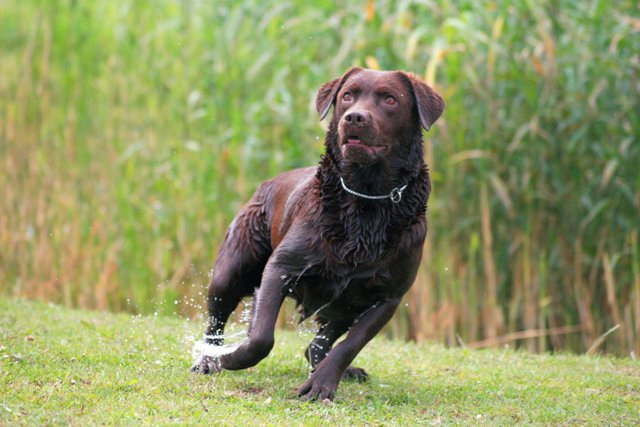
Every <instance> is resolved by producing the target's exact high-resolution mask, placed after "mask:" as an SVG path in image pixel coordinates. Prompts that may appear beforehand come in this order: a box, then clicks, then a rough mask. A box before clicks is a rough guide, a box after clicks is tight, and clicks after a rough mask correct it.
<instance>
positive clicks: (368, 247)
mask: <svg viewBox="0 0 640 427" xmlns="http://www.w3.org/2000/svg"><path fill="white" fill-rule="evenodd" d="M391 98H392V99H391ZM331 106H334V107H335V108H334V113H333V116H332V120H331V123H330V125H329V129H328V131H327V134H326V138H325V146H326V153H325V155H324V156H323V157H322V160H321V162H320V164H319V165H318V166H317V167H309V168H304V169H296V170H293V171H289V172H286V173H284V174H282V175H280V176H278V177H276V178H274V179H272V180H269V181H266V182H264V183H263V184H262V185H261V186H260V187H259V188H258V189H257V190H256V192H255V194H254V195H253V197H252V198H251V200H250V201H249V202H248V203H247V205H246V206H245V207H244V208H243V209H242V210H241V211H240V212H239V213H238V215H237V217H236V218H235V220H234V221H233V223H232V224H231V225H230V227H229V229H228V231H227V234H226V236H225V239H224V241H223V243H222V246H221V248H220V251H219V253H218V258H217V260H216V264H215V267H214V271H213V277H212V281H211V285H210V287H209V297H208V308H209V315H210V319H211V322H210V325H209V327H208V329H207V334H206V335H207V336H206V340H207V342H209V343H212V344H214V345H221V344H222V338H217V336H221V335H222V334H223V330H224V325H225V323H226V321H227V319H228V317H229V315H230V314H231V312H232V311H233V310H234V309H235V308H236V306H237V305H238V303H239V302H240V300H241V299H242V298H243V297H245V296H249V295H252V294H254V292H255V296H254V312H253V315H252V319H251V323H250V327H249V333H248V339H247V340H246V342H244V343H243V344H242V345H240V347H239V348H238V349H236V350H235V351H234V352H233V353H230V354H227V355H224V356H222V357H220V358H217V359H214V358H212V357H209V356H204V357H202V358H201V359H200V360H199V361H197V362H196V364H195V365H194V366H193V368H192V369H193V370H194V371H196V372H201V373H212V372H216V371H218V372H219V371H220V370H221V369H230V370H234V369H244V368H247V367H250V366H253V365H255V364H257V363H258V362H259V361H260V360H261V359H263V358H264V357H266V355H267V354H268V353H269V352H270V350H271V348H272V347H273V342H274V341H273V340H274V337H273V333H274V327H275V322H276V318H277V315H278V311H279V309H280V306H281V304H282V302H283V300H284V298H285V297H287V296H289V297H292V298H294V299H295V300H296V302H297V303H298V305H299V307H300V310H301V314H302V317H303V318H305V317H308V316H311V315H315V318H316V319H317V321H318V322H319V324H320V331H319V332H318V335H317V336H316V337H315V338H314V340H313V341H312V342H311V344H310V345H309V347H308V348H307V351H306V352H305V356H306V357H307V359H308V360H309V362H310V364H311V366H312V368H313V369H312V373H311V375H310V376H309V378H308V380H307V381H306V382H305V383H304V384H303V385H302V386H301V387H300V388H299V389H298V394H299V395H300V396H301V397H302V398H303V399H305V400H309V399H316V398H319V399H327V398H328V399H333V397H334V395H335V391H336V389H337V387H338V383H339V381H340V379H341V378H343V377H347V378H348V377H350V378H356V379H359V380H364V379H365V378H366V376H367V373H366V372H365V371H364V370H362V369H360V368H354V367H351V366H349V365H350V363H351V361H352V360H353V359H354V358H355V356H356V355H357V354H358V352H359V351H360V350H361V349H362V348H363V347H364V345H365V344H366V343H367V342H368V341H369V340H370V339H371V338H373V336H374V335H375V334H376V333H377V332H378V331H379V330H380V329H381V328H382V327H383V326H384V325H385V324H386V323H387V322H388V320H389V319H390V318H391V316H392V315H393V313H394V312H395V310H396V308H397V306H398V304H399V303H400V299H401V298H402V296H403V295H404V294H405V293H406V291H407V290H408V289H409V287H410V286H411V284H412V283H413V280H414V279H415V276H416V272H417V269H418V265H419V263H420V259H421V254H422V246H423V242H424V239H425V236H426V232H427V223H426V215H425V212H426V205H427V200H428V198H429V192H430V181H429V173H428V171H427V167H426V165H425V163H424V160H423V148H422V128H426V129H428V128H429V127H430V126H431V125H432V124H433V122H435V120H437V119H438V117H439V116H440V115H441V114H442V111H443V109H444V102H443V101H442V98H441V97H440V96H439V95H438V94H436V93H435V91H433V89H432V88H430V87H429V86H428V85H426V84H425V83H423V82H421V81H420V80H418V79H417V78H416V77H415V76H413V75H410V74H407V73H404V72H401V71H392V72H381V71H372V70H364V69H361V68H352V69H350V70H348V71H347V72H346V73H345V74H344V75H343V76H342V77H340V78H337V79H334V80H332V81H330V82H328V83H326V84H325V85H323V86H322V87H321V88H320V90H319V92H318V95H317V97H316V107H317V110H318V112H319V113H320V116H321V118H322V117H324V116H325V115H326V114H327V112H328V111H329V109H330V107H331ZM340 177H342V178H344V180H345V183H346V185H347V186H348V187H349V188H352V189H354V190H356V191H358V192H361V193H365V194H371V195H380V194H389V192H390V191H391V190H392V189H393V188H400V187H402V186H404V185H406V186H407V187H406V189H405V190H404V192H403V193H402V199H401V200H400V202H399V203H393V202H392V201H391V200H389V199H384V200H367V199H364V198H360V197H357V196H354V195H352V194H349V193H347V192H346V191H345V190H344V189H343V188H342V185H341V183H340ZM256 289H257V290H256ZM344 333H347V337H346V338H345V340H343V341H342V342H341V343H339V344H338V345H336V346H335V347H333V344H334V342H335V341H336V340H337V339H338V338H339V337H340V336H341V335H343V334H344Z"/></svg>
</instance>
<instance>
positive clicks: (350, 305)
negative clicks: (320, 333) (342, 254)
mask: <svg viewBox="0 0 640 427" xmlns="http://www.w3.org/2000/svg"><path fill="white" fill-rule="evenodd" d="M335 273H336V272H335V270H334V269H332V270H331V271H327V270H321V271H318V270H316V274H310V275H307V276H303V277H300V279H299V280H298V283H297V285H296V286H295V288H294V289H293V290H292V293H293V295H292V296H293V297H294V298H295V299H296V300H297V301H298V303H299V304H300V306H301V310H302V316H303V318H306V317H309V316H312V315H314V314H317V315H319V316H321V317H325V318H343V317H344V318H349V317H352V316H354V315H357V314H358V313H360V312H362V311H364V310H365V309H367V308H369V307H371V306H372V305H373V304H375V303H376V302H378V301H380V300H382V299H384V298H385V296H386V295H388V294H389V293H390V289H389V286H391V280H390V278H391V275H390V271H389V267H388V263H386V262H384V261H382V262H379V263H377V264H366V265H360V266H356V267H353V268H352V269H350V270H349V271H348V272H347V273H346V274H344V275H340V276H336V275H335ZM343 273H344V272H343Z"/></svg>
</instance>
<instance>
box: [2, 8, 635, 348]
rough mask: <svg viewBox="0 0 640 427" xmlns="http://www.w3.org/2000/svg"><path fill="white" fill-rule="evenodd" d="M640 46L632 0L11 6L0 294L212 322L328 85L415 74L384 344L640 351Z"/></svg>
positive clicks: (5, 26)
mask: <svg viewBox="0 0 640 427" xmlns="http://www.w3.org/2000/svg"><path fill="white" fill-rule="evenodd" d="M639 33H640V9H639V6H638V3H637V2H636V1H632V0H629V1H623V0H620V1H615V2H612V1H606V0H604V1H598V0H589V1H582V2H573V1H562V0H542V1H535V2H534V1H506V0H505V1H495V2H491V1H489V2H476V1H470V0H469V1H465V0H440V1H430V0H414V1H395V0H376V1H373V0H370V1H351V2H344V3H343V4H342V5H341V6H339V7H338V6H336V4H335V3H334V2H332V1H328V0H327V1H314V2H308V1H303V0H277V1H276V0H261V1H257V0H216V1H204V0H182V1H178V0H172V1H169V0H163V1H161V0H154V1H139V0H135V1H134V0H114V1H73V0H47V1H45V0H42V1H38V0H0V292H2V293H3V294H7V295H15V296H26V297H29V298H38V299H42V300H49V301H54V302H57V303H62V304H65V305H68V306H81V307H87V308H96V309H101V310H114V311H122V310H126V311H131V312H153V311H157V312H162V313H178V314H181V315H187V316H196V315H198V314H201V313H202V312H203V310H204V309H203V308H202V307H204V296H203V290H204V289H205V288H206V286H207V283H208V277H209V272H210V268H211V266H212V264H213V260H214V259H215V255H216V250H217V246H218V244H219V243H220V241H221V239H222V237H223V234H224V232H225V228H226V226H227V225H228V223H229V222H230V221H231V219H232V217H233V215H234V214H235V213H236V212H237V210H238V209H239V208H240V207H241V205H242V204H243V203H244V202H245V201H246V200H247V199H248V198H249V197H250V195H251V193H252V191H253V190H254V189H255V188H256V186H257V185H258V183H259V182H260V181H262V180H264V179H267V178H269V177H272V176H274V175H276V174H278V173H280V172H282V171H284V170H287V169H290V168H294V167H298V166H303V165H310V164H315V163H317V162H318V160H319V156H320V154H321V153H322V150H323V145H322V143H323V128H322V125H321V124H320V123H319V122H318V117H317V114H316V112H315V110H314V108H313V100H314V97H315V92H316V90H317V89H318V88H319V87H320V85H321V84H322V83H324V82H325V81H328V80H329V79H331V78H333V77H336V76H339V75H340V74H342V72H343V71H344V70H346V69H347V68H348V67H349V66H352V65H361V66H367V67H371V68H382V69H404V70H407V71H411V72H414V73H416V74H417V75H419V76H421V77H422V78H423V79H425V80H426V81H427V82H428V83H430V84H432V85H433V86H434V87H435V88H436V89H437V90H438V91H439V92H440V93H441V94H442V95H443V96H444V98H445V99H446V101H447V109H446V111H445V114H444V116H443V118H442V119H441V120H440V121H439V123H438V125H437V126H435V127H434V129H433V130H432V131H431V132H430V133H428V134H426V135H425V137H426V138H425V145H426V156H427V162H428V164H429V165H430V168H431V173H432V179H433V192H432V196H431V200H430V203H429V211H428V217H429V221H430V231H429V236H428V242H427V243H426V251H425V255H424V262H423V263H422V266H421V269H420V272H419V276H418V279H417V282H416V283H415V285H414V287H413V288H412V290H411V291H410V293H409V294H408V295H407V297H406V304H404V305H403V307H402V308H401V310H400V311H399V312H398V313H397V315H396V316H395V318H394V320H393V321H392V323H391V325H390V326H389V327H388V328H387V334H388V335H390V336H395V337H403V338H412V339H416V340H419V341H420V340H427V339H432V340H438V341H441V342H444V343H446V344H448V345H468V346H470V347H483V346H489V345H496V344H503V343H511V342H514V343H517V344H518V345H523V346H524V347H526V348H528V349H530V350H533V351H546V350H559V349H562V350H572V351H578V352H584V351H587V352H594V351H601V350H606V351H612V352H617V353H619V354H624V355H629V354H630V352H634V353H633V354H635V355H640V244H639V242H638V231H639V229H640V172H639V171H640V153H639V151H640V148H639V138H640V96H639V92H640V82H639V80H638V79H639V70H640V34H639ZM287 310H291V307H289V308H288V309H287ZM285 317H286V315H285ZM286 323H287V322H283V324H284V326H286ZM607 331H609V332H611V334H610V335H609V336H606V337H603V334H605V333H606V332H607Z"/></svg>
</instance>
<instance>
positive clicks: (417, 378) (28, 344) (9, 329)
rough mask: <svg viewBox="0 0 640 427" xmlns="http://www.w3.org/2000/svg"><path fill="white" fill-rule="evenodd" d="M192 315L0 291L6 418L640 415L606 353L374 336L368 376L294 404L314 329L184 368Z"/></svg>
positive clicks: (627, 418) (629, 370) (636, 395)
mask: <svg viewBox="0 0 640 427" xmlns="http://www.w3.org/2000/svg"><path fill="white" fill-rule="evenodd" d="M201 332H202V331H201V325H199V324H197V322H191V321H184V320H179V319H176V318H167V317H162V316H130V315H124V314H119V315H114V314H107V313H100V312H90V311H78V310H70V309H67V308H62V307H60V306H56V305H51V304H43V303H37V302H25V301H23V300H14V299H6V298H1V299H0V424H2V425H44V424H46V425H100V424H107V425H139V424H146V425H163V424H179V425H187V424H188V425H211V424H213V425H274V426H276V425H277V426H280V425H305V426H307V425H311V426H313V425H318V426H321V425H398V426H403V425H405V426H406V425H448V424H462V425H469V424H472V425H473V424H476V425H486V424H497V425H513V424H515V423H521V424H554V425H556V424H580V425H584V424H586V425H636V424H638V423H639V422H640V365H639V364H638V362H636V361H631V360H628V359H627V360H624V359H617V358H613V357H587V356H571V355H562V354H560V355H548V354H542V355H533V354H530V353H526V352H521V351H513V350H508V349H501V350H482V351H477V350H465V349H445V348H443V347H441V346H439V345H426V344H422V345H415V344H408V343H402V342H397V341H388V340H385V339H381V338H379V339H375V340H374V341H373V342H372V343H371V344H370V345H369V346H368V347H367V348H366V349H365V350H364V351H363V352H362V353H361V354H360V355H359V356H358V358H357V361H356V364H357V365H358V366H362V367H366V368H367V369H368V370H369V373H370V375H371V377H370V380H369V381H368V382H367V383H364V384H359V383H354V382H343V383H342V384H341V387H340V388H339V390H338V395H337V397H336V400H335V402H334V403H333V404H323V403H318V402H315V403H303V402H300V401H299V400H298V399H297V398H296V397H295V393H294V392H295V388H296V387H297V386H299V385H300V384H301V383H302V382H303V380H304V379H305V377H306V375H307V366H306V363H305V362H304V359H303V358H302V357H301V354H302V350H303V349H304V347H305V346H306V344H307V342H308V339H309V334H308V333H304V332H301V333H297V334H296V333H294V332H289V331H280V332H278V333H277V343H276V346H275V349H274V351H273V352H272V354H271V355H270V356H269V357H268V358H267V359H265V360H264V361H263V362H262V363H260V364H259V365H257V366H256V367H254V368H253V369H251V370H246V371H238V372H223V373H222V374H221V375H220V376H218V377H215V378H212V377H209V376H206V377H205V376H198V375H194V374H191V373H190V372H189V370H188V368H189V366H190V362H191V358H190V349H191V346H192V344H193V338H192V337H194V336H200V333H201Z"/></svg>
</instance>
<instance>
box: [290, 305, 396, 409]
mask: <svg viewBox="0 0 640 427" xmlns="http://www.w3.org/2000/svg"><path fill="white" fill-rule="evenodd" d="M399 303H400V300H399V299H392V300H386V301H382V302H380V303H378V304H377V305H375V306H374V307H372V308H370V309H369V310H368V311H366V312H365V313H364V314H363V315H362V317H360V318H359V319H358V320H357V323H355V324H354V325H353V326H352V327H351V329H350V330H349V333H348V334H347V337H346V338H345V339H344V341H342V342H341V343H339V344H338V345H336V346H335V347H334V348H333V349H331V351H329V354H327V356H326V357H325V358H324V360H322V362H320V363H319V364H318V366H317V367H316V369H315V371H314V372H313V373H312V374H311V375H310V376H309V379H308V380H307V382H305V383H304V384H303V385H302V386H301V387H300V388H299V389H298V395H299V396H301V397H302V400H312V399H320V400H324V399H329V400H333V398H334V396H335V392H336V390H337V388H338V383H339V382H340V378H341V377H342V374H343V373H344V371H345V369H347V367H348V366H349V365H350V364H351V362H352V361H353V359H355V358H356V356H357V355H358V353H359V352H360V350H362V348H363V347H364V346H365V345H366V344H367V343H368V342H369V341H371V339H372V338H373V337H374V336H375V335H376V334H377V333H378V332H380V330H381V329H382V327H383V326H384V325H385V324H386V323H387V322H388V321H389V319H391V317H392V316H393V313H395V311H396V308H398V305H399Z"/></svg>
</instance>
